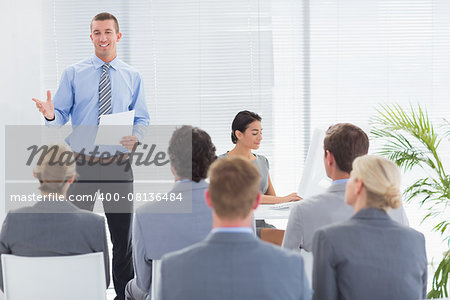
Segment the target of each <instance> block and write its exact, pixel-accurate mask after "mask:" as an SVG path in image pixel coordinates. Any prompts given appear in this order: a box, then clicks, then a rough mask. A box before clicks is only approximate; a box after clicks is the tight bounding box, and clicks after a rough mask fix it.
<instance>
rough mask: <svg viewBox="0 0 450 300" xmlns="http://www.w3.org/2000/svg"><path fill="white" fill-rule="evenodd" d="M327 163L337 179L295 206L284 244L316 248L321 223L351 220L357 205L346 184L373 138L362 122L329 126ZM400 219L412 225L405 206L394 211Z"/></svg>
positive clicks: (295, 247) (326, 150) (293, 247)
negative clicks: (350, 200)
mask: <svg viewBox="0 0 450 300" xmlns="http://www.w3.org/2000/svg"><path fill="white" fill-rule="evenodd" d="M323 148H324V158H323V160H324V166H325V170H326V173H327V176H328V177H330V178H331V180H332V181H333V182H332V184H331V186H330V187H329V188H328V190H327V191H326V192H325V193H323V194H319V195H315V196H312V197H310V198H309V199H303V200H301V201H300V202H299V203H298V204H296V205H294V206H293V207H292V208H291V212H290V214H289V220H288V224H287V228H286V232H285V234H284V239H283V244H282V247H284V248H288V249H295V250H298V249H304V250H306V251H308V252H310V251H311V250H312V238H313V236H314V233H315V232H316V230H317V229H319V228H320V227H323V226H325V225H330V224H334V223H338V222H342V221H345V220H348V219H349V218H350V217H351V216H352V215H353V208H352V207H351V206H349V205H347V204H346V203H345V187H346V185H347V181H348V179H349V178H350V172H351V170H352V163H353V160H354V159H355V158H357V157H358V156H362V155H365V154H367V152H368V150H369V138H368V137H367V134H366V133H365V132H364V131H363V130H362V129H361V128H359V127H358V126H355V125H353V124H350V123H339V124H335V125H332V126H330V127H329V128H328V130H327V132H326V135H325V138H324V141H323ZM390 214H391V217H393V219H394V220H396V221H398V222H399V223H402V224H405V225H408V219H407V218H406V215H405V213H404V210H403V208H402V207H401V208H399V209H397V210H393V211H391V212H390Z"/></svg>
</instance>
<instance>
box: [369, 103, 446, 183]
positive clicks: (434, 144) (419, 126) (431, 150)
mask: <svg viewBox="0 0 450 300" xmlns="http://www.w3.org/2000/svg"><path fill="white" fill-rule="evenodd" d="M377 112H378V114H379V115H378V116H377V117H375V118H373V119H372V120H371V124H372V125H373V126H374V128H376V129H373V130H372V131H371V133H372V135H373V136H374V137H375V138H383V139H385V140H386V141H387V142H388V143H386V144H385V146H384V148H383V149H382V151H386V152H391V154H390V155H391V156H394V157H395V156H399V157H401V153H396V152H405V153H408V154H417V155H416V156H417V158H420V159H417V160H415V161H414V160H412V161H411V162H410V164H411V165H409V166H408V168H407V169H410V168H412V167H413V166H415V165H420V166H422V164H421V162H425V163H426V164H427V165H429V166H430V168H432V169H436V170H437V171H438V173H439V176H444V175H445V171H444V168H443V166H442V163H441V161H440V159H439V156H438V154H437V149H438V147H439V144H440V143H441V139H440V138H439V136H438V134H437V133H436V132H435V130H434V127H433V125H432V123H431V122H430V119H429V118H428V114H427V113H426V112H425V111H423V110H422V108H421V107H420V106H418V108H417V110H414V108H413V107H410V111H409V112H406V111H405V110H404V109H403V108H402V107H401V106H399V105H392V106H388V105H382V106H381V107H380V108H379V109H377ZM411 137H412V138H414V140H415V141H416V142H418V143H419V144H420V145H421V146H422V147H417V146H416V145H415V144H412V142H410V141H409V138H411ZM386 145H389V146H386ZM412 157H413V158H415V156H414V155H412ZM396 162H397V161H396ZM397 163H398V162H397ZM399 166H401V167H403V166H404V165H403V164H402V165H399Z"/></svg>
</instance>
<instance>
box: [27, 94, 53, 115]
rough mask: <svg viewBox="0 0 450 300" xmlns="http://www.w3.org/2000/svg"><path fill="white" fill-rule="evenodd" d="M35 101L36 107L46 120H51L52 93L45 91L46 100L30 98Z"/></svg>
mask: <svg viewBox="0 0 450 300" xmlns="http://www.w3.org/2000/svg"><path fill="white" fill-rule="evenodd" d="M31 100H33V101H34V102H35V103H36V107H37V108H38V109H39V111H40V112H41V113H42V114H43V115H44V117H45V118H46V119H47V120H53V119H54V118H55V107H54V105H53V101H52V94H51V93H50V91H47V101H40V100H38V99H36V98H32V99H31Z"/></svg>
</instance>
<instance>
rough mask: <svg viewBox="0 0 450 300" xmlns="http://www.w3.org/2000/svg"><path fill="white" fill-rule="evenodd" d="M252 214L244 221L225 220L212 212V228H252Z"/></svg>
mask: <svg viewBox="0 0 450 300" xmlns="http://www.w3.org/2000/svg"><path fill="white" fill-rule="evenodd" d="M252 224H253V214H252V212H251V213H250V214H249V215H248V216H247V217H246V218H245V219H232V220H230V219H226V218H221V217H219V216H218V215H217V214H216V213H215V212H214V211H213V228H223V227H225V228H230V227H249V228H253V226H252Z"/></svg>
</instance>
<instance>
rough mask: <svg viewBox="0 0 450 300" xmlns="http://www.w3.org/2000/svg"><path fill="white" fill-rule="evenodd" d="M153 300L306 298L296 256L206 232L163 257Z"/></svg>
mask: <svg viewBox="0 0 450 300" xmlns="http://www.w3.org/2000/svg"><path fill="white" fill-rule="evenodd" d="M158 282H159V286H158V289H157V299H159V300H171V299H173V300H175V299H177V300H178V299H196V300H199V299H214V300H233V299H234V300H238V299H242V300H248V299H259V300H262V299H267V300H269V299H270V300H272V299H277V300H278V299H283V300H290V299H297V300H298V299H311V290H310V288H309V287H308V283H307V280H306V275H305V271H304V265H303V259H302V258H301V256H300V255H298V254H296V253H294V252H291V251H286V250H283V249H281V248H279V247H276V246H274V245H271V244H268V243H265V242H262V241H260V240H258V239H257V238H256V237H255V236H254V235H253V234H250V233H245V232H235V233H229V232H217V233H211V234H210V235H209V236H208V237H207V238H206V239H205V240H204V241H202V242H200V243H198V244H195V245H193V246H191V247H188V248H186V249H183V250H180V251H177V252H174V253H170V254H167V255H164V257H163V259H162V261H161V280H160V281H158Z"/></svg>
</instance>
